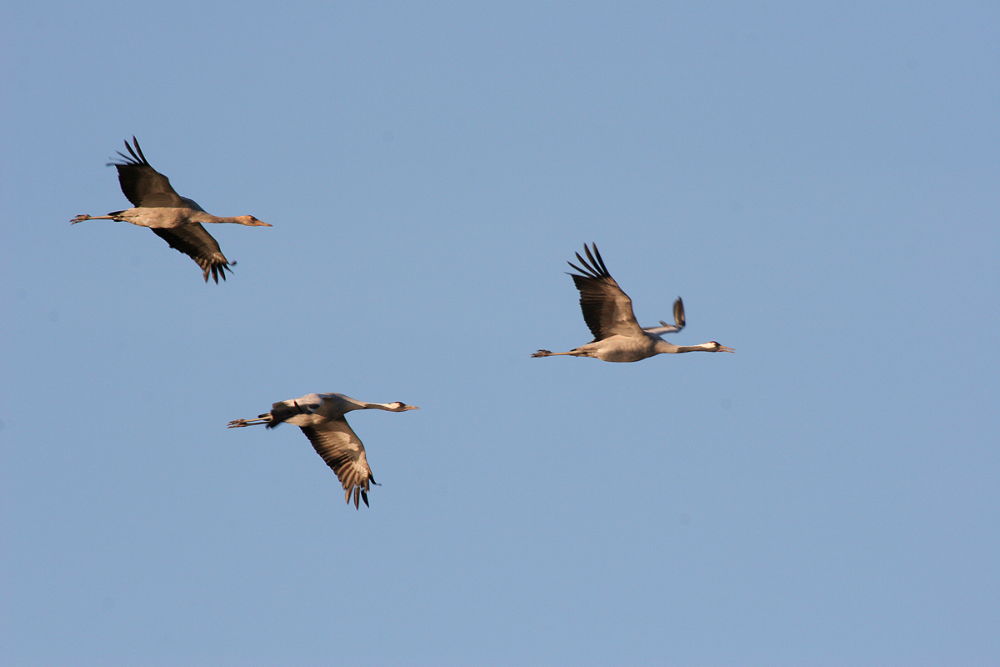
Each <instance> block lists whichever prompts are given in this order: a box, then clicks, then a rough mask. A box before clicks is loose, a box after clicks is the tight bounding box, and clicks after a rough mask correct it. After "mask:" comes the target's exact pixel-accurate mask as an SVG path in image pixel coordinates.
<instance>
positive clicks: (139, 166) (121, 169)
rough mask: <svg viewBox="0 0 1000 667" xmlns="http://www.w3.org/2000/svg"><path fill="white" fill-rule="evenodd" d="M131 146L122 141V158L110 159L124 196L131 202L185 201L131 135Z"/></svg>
mask: <svg viewBox="0 0 1000 667" xmlns="http://www.w3.org/2000/svg"><path fill="white" fill-rule="evenodd" d="M132 144H133V146H134V148H133V146H130V145H129V143H128V141H127V140H126V141H125V150H126V151H128V155H125V153H122V152H121V151H118V155H119V156H121V158H122V160H123V161H122V162H112V163H111V164H113V165H114V166H115V168H116V169H117V170H118V182H119V183H120V184H121V186H122V192H124V193H125V197H126V198H127V199H128V200H129V201H130V202H132V205H133V206H151V207H155V206H169V207H175V206H176V207H184V206H187V204H185V203H184V201H183V199H182V198H181V196H180V195H179V194H177V191H176V190H174V189H173V187H171V185H170V179H168V178H167V177H166V176H164V175H163V174H161V173H160V172H158V171H156V170H155V169H153V167H152V166H151V165H150V164H149V161H148V160H147V159H146V156H145V155H143V154H142V149H141V148H139V142H138V140H136V138H135V137H132Z"/></svg>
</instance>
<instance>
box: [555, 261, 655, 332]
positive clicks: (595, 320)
mask: <svg viewBox="0 0 1000 667" xmlns="http://www.w3.org/2000/svg"><path fill="white" fill-rule="evenodd" d="M591 245H592V246H593V248H594V251H593V253H591V251H590V248H588V247H587V245H586V244H584V246H583V250H584V253H586V255H587V258H586V259H584V258H583V257H581V256H580V253H576V258H577V260H579V262H580V264H582V265H583V267H582V268H581V267H579V266H577V265H576V264H574V263H573V262H566V263H567V264H569V265H570V266H571V267H573V268H574V269H576V270H577V271H579V272H580V273H581V274H583V275H578V274H576V273H571V274H569V275H570V277H571V278H573V282H574V283H575V284H576V288H577V289H578V290H580V309H581V310H582V311H583V319H584V321H586V323H587V326H588V327H590V331H591V333H593V334H594V340H595V341H598V340H603V339H605V338H607V337H609V336H614V335H616V334H618V335H623V336H641V335H642V328H641V327H640V326H639V323H638V322H636V320H635V313H633V312H632V299H630V298H629V297H628V294H626V293H625V292H624V291H623V290H622V288H621V287H619V286H618V283H617V282H615V279H614V278H612V277H611V274H610V273H608V267H607V266H605V265H604V259H603V258H602V257H601V253H600V252H598V250H597V244H591Z"/></svg>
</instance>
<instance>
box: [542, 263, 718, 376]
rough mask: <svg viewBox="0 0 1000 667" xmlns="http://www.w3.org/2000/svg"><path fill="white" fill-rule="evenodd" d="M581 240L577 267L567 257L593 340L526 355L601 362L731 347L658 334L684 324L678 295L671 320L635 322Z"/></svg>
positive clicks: (626, 303)
mask: <svg viewBox="0 0 1000 667" xmlns="http://www.w3.org/2000/svg"><path fill="white" fill-rule="evenodd" d="M591 246H592V247H593V252H591V248H588V247H587V244H584V245H583V251H584V254H586V256H587V257H586V259H584V258H583V257H582V256H580V253H576V258H577V260H578V261H579V262H580V264H582V267H580V266H577V265H576V264H573V263H572V262H567V264H569V265H570V266H571V267H573V269H575V270H576V271H578V272H579V273H571V274H569V275H570V277H571V278H573V282H574V283H575V284H576V288H577V289H578V290H579V291H580V309H581V310H583V319H584V320H585V321H586V322H587V326H588V327H589V328H590V331H591V332H592V333H593V334H594V340H592V341H591V342H589V343H587V344H586V345H581V346H580V347H576V348H573V349H572V350H570V351H569V352H550V351H549V350H538V351H537V352H535V353H534V354H532V355H531V356H532V357H555V356H560V355H568V356H572V357H594V358H596V359H600V360H601V361H616V362H627V361H640V360H642V359H646V358H647V357H652V356H654V355H657V354H679V353H682V352H734V351H735V350H733V349H732V348H729V347H726V346H725V345H721V344H719V343H718V342H717V341H714V340H713V341H709V342H708V343H701V344H699V345H674V344H673V343H668V342H667V341H665V340H663V339H662V338H660V336H661V335H662V334H666V333H676V332H678V331H680V330H681V329H683V328H684V324H685V318H684V302H683V301H682V300H681V299H680V298H678V299H677V300H676V301H675V302H674V324H667V323H666V322H664V321H663V320H660V326H658V327H646V328H643V327H640V326H639V323H638V322H637V321H636V319H635V314H634V313H633V312H632V299H630V298H629V296H628V294H626V293H625V292H624V291H623V290H622V288H621V287H619V286H618V283H617V282H616V281H615V279H614V278H612V277H611V274H610V273H609V272H608V267H607V266H606V265H605V264H604V259H603V258H602V257H601V253H600V252H598V250H597V244H591Z"/></svg>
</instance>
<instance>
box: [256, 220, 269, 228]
mask: <svg viewBox="0 0 1000 667" xmlns="http://www.w3.org/2000/svg"><path fill="white" fill-rule="evenodd" d="M253 226H254V227H274V225H272V224H271V223H269V222H264V221H263V220H258V221H257V222H255V223H254V224H253Z"/></svg>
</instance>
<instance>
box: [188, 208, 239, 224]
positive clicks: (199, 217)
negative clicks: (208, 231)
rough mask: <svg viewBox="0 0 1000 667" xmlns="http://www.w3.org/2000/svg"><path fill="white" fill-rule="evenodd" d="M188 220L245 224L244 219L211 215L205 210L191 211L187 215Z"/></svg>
mask: <svg viewBox="0 0 1000 667" xmlns="http://www.w3.org/2000/svg"><path fill="white" fill-rule="evenodd" d="M188 220H190V221H191V222H204V223H221V222H230V223H233V224H236V225H245V224H247V223H246V220H244V219H242V218H239V217H233V218H227V217H225V216H218V215H212V214H211V213H206V212H205V211H195V212H194V213H191V214H190V215H189V216H188Z"/></svg>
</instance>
